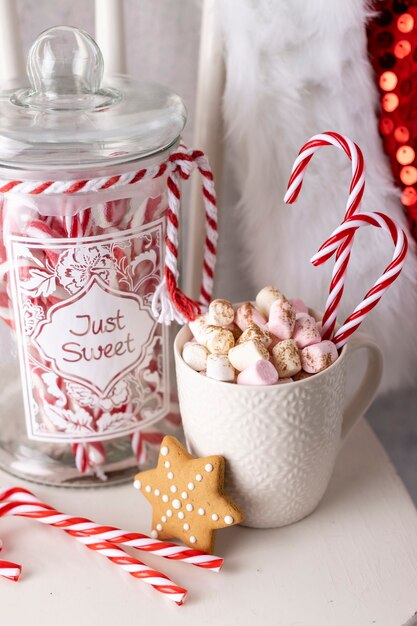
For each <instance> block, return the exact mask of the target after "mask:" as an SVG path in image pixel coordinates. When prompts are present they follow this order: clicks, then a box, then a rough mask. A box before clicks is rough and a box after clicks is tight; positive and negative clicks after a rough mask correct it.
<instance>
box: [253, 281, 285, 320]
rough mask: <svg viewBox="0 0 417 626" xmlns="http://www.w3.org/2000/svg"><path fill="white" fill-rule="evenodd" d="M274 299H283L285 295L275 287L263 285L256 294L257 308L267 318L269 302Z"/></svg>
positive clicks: (269, 307)
mask: <svg viewBox="0 0 417 626" xmlns="http://www.w3.org/2000/svg"><path fill="white" fill-rule="evenodd" d="M276 300H285V297H284V296H283V295H282V293H281V292H280V291H278V289H275V287H264V288H263V289H261V290H260V292H259V293H258V295H257V296H256V300H255V302H256V306H257V308H258V310H259V311H260V312H261V313H262V315H264V316H265V317H266V318H267V319H268V317H269V311H270V309H271V304H272V303H273V302H275V301H276Z"/></svg>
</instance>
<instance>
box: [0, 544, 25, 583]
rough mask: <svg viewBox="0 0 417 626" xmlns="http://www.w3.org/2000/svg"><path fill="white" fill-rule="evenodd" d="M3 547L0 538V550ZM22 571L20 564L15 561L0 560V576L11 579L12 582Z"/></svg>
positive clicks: (16, 579) (15, 580)
mask: <svg viewBox="0 0 417 626" xmlns="http://www.w3.org/2000/svg"><path fill="white" fill-rule="evenodd" d="M2 549H3V542H2V541H1V539H0V552H1V551H2ZM21 573H22V566H21V565H18V564H17V563H12V562H11V561H2V560H0V576H2V577H3V578H7V579H8V580H12V581H13V582H17V581H18V580H19V577H20V574H21Z"/></svg>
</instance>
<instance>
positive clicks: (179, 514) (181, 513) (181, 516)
mask: <svg viewBox="0 0 417 626" xmlns="http://www.w3.org/2000/svg"><path fill="white" fill-rule="evenodd" d="M178 517H179V518H180V519H184V517H185V513H184V512H183V511H178Z"/></svg>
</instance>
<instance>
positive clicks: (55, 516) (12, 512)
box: [0, 502, 187, 605]
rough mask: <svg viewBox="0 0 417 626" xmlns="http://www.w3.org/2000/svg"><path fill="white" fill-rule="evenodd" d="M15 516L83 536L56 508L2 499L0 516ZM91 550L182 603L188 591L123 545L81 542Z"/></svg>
mask: <svg viewBox="0 0 417 626" xmlns="http://www.w3.org/2000/svg"><path fill="white" fill-rule="evenodd" d="M6 516H17V517H27V518H31V519H37V520H38V521H40V522H42V523H44V524H50V525H51V526H56V527H58V528H63V530H65V532H67V534H71V535H72V536H73V537H74V538H75V539H77V541H79V542H81V543H84V542H83V541H82V536H77V535H76V534H74V533H71V532H70V531H68V530H67V529H66V528H65V527H63V524H64V525H65V522H66V520H67V518H68V516H66V515H63V514H62V513H59V512H58V511H56V510H55V509H52V508H46V507H42V506H41V505H39V504H32V503H27V504H24V503H20V502H5V503H4V504H2V505H0V517H6ZM73 520H74V522H76V521H78V523H81V524H82V523H85V521H84V520H83V518H73ZM84 545H86V547H87V548H89V549H90V550H93V551H95V552H98V554H101V555H102V556H105V557H106V558H107V559H108V560H109V561H111V562H112V563H114V564H115V565H118V566H119V567H120V568H121V569H123V570H125V571H127V572H128V573H129V574H130V575H131V576H133V577H134V578H137V579H138V580H141V581H142V582H144V583H146V584H147V585H150V586H151V587H153V588H154V589H156V591H158V592H160V593H162V594H164V595H165V597H166V598H168V599H169V600H172V601H174V602H175V603H176V604H179V605H181V604H183V602H184V599H185V596H186V594H187V590H186V589H184V588H183V587H179V586H178V585H176V584H175V583H174V582H173V581H172V580H171V579H170V578H168V576H166V575H165V574H163V573H162V572H158V571H157V570H154V569H152V568H150V567H148V566H147V565H145V564H144V563H142V561H139V560H138V559H135V558H134V557H132V556H130V554H128V553H127V552H126V551H125V550H123V548H121V547H120V546H116V545H114V544H113V543H111V542H108V541H96V542H94V543H91V544H84Z"/></svg>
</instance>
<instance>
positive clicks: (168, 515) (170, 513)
mask: <svg viewBox="0 0 417 626" xmlns="http://www.w3.org/2000/svg"><path fill="white" fill-rule="evenodd" d="M167 517H172V511H171V509H168V510H167Z"/></svg>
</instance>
